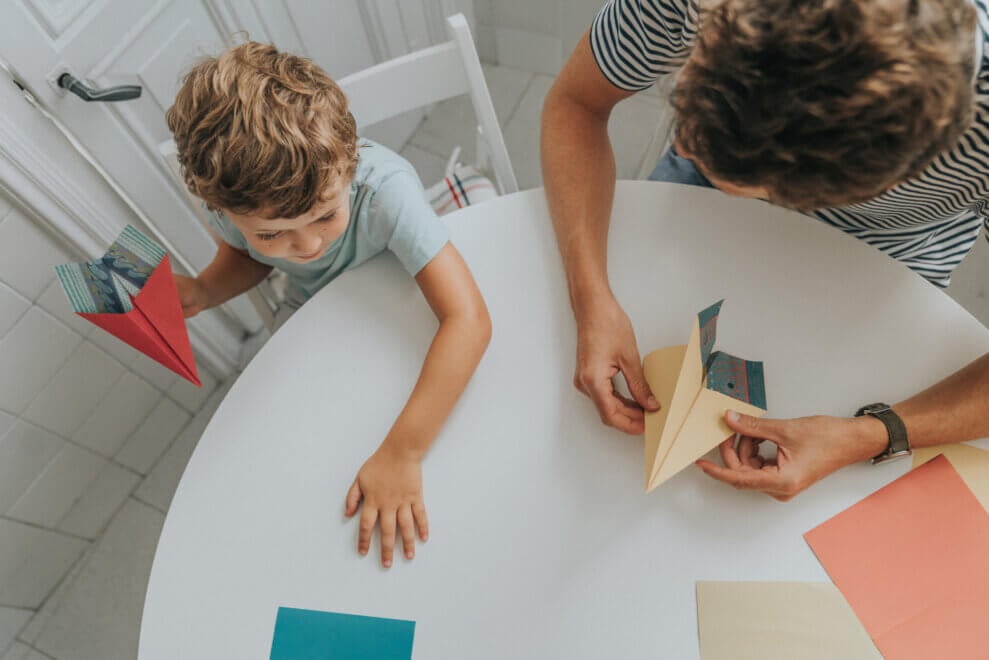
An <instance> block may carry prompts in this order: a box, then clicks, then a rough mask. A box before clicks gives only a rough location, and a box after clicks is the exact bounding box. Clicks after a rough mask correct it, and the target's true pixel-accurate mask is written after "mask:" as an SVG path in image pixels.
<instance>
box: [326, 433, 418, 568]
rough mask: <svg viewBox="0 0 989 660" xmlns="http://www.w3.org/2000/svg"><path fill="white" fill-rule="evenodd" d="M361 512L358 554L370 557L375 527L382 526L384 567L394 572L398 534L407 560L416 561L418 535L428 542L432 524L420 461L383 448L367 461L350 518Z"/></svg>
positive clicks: (352, 495) (350, 501) (351, 496)
mask: <svg viewBox="0 0 989 660" xmlns="http://www.w3.org/2000/svg"><path fill="white" fill-rule="evenodd" d="M362 499H363V501H364V509H363V511H361V524H360V531H359V533H358V537H357V551H358V552H359V553H361V554H362V555H366V554H367V553H368V550H369V549H370V547H371V534H372V533H373V532H374V528H375V525H376V524H377V525H380V526H381V565H382V566H384V567H385V568H390V567H391V564H392V556H393V553H394V550H395V532H396V528H397V530H398V533H399V534H401V536H402V547H403V548H404V549H405V558H406V559H412V558H413V557H415V537H416V532H417V531H418V533H419V538H420V539H421V540H422V541H425V540H426V539H427V538H428V536H429V521H428V520H427V519H426V506H425V503H424V502H423V499H422V467H421V465H420V463H419V461H418V460H416V459H414V458H408V457H405V456H402V455H401V454H399V453H397V452H392V451H389V450H388V449H385V448H381V449H378V451H376V452H375V453H374V454H373V455H372V456H371V458H369V459H367V462H365V463H364V465H363V467H361V469H360V471H359V472H358V473H357V478H356V479H354V484H353V485H352V486H351V487H350V491H349V492H348V493H347V504H346V511H345V513H346V515H347V517H348V518H349V517H351V516H353V515H354V514H355V513H357V509H358V508H359V507H360V505H361V500H362Z"/></svg>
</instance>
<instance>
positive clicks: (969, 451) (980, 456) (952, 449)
mask: <svg viewBox="0 0 989 660" xmlns="http://www.w3.org/2000/svg"><path fill="white" fill-rule="evenodd" d="M941 454H944V457H945V458H947V459H948V462H950V463H951V465H952V467H954V468H955V470H957V471H958V474H959V475H960V476H961V478H962V480H963V481H964V482H965V485H967V486H968V487H969V489H971V491H972V494H973V495H975V498H976V499H977V500H979V502H981V503H982V508H983V509H985V510H987V511H989V451H986V450H985V449H979V448H978V447H973V446H972V445H966V444H962V443H958V444H954V445H937V446H934V447H921V448H920V449H914V450H913V466H914V467H915V468H916V467H920V466H921V465H923V464H924V463H926V462H928V461H929V460H931V459H933V458H937V457H938V456H940V455H941Z"/></svg>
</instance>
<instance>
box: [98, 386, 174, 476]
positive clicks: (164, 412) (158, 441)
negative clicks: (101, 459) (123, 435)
mask: <svg viewBox="0 0 989 660" xmlns="http://www.w3.org/2000/svg"><path fill="white" fill-rule="evenodd" d="M189 419H190V416H189V413H187V412H186V411H184V410H182V409H181V408H180V407H179V406H178V404H177V403H175V402H173V401H172V400H171V399H169V398H168V397H163V398H162V399H161V401H160V402H159V403H158V405H157V406H156V407H155V409H154V410H152V411H151V414H150V415H148V417H147V419H145V420H144V422H143V423H142V424H141V425H140V426H139V427H138V428H137V430H136V431H135V432H134V433H133V434H132V435H131V437H130V438H128V439H127V442H125V443H124V446H123V447H121V448H120V451H118V452H117V455H116V456H115V457H114V459H115V460H116V461H117V462H118V463H120V464H122V465H125V466H127V467H129V468H130V469H132V470H134V471H136V472H139V473H141V474H147V473H148V471H149V470H150V469H151V467H152V466H153V465H154V464H155V461H157V460H158V458H159V457H160V456H161V455H162V454H163V453H164V452H165V450H166V449H168V447H169V445H171V444H172V441H173V440H174V439H175V436H177V435H178V434H179V431H180V430H182V427H183V426H185V425H186V424H187V423H188V422H189Z"/></svg>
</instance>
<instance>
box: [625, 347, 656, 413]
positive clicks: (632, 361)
mask: <svg viewBox="0 0 989 660" xmlns="http://www.w3.org/2000/svg"><path fill="white" fill-rule="evenodd" d="M619 366H620V367H621V370H622V375H623V376H625V383H626V384H627V385H628V391H629V393H630V394H631V395H632V398H633V399H635V402H636V403H638V404H639V405H640V406H641V407H642V408H644V409H646V410H649V411H656V410H659V401H657V400H656V397H654V396H653V394H652V390H650V389H649V384H648V383H647V382H646V375H645V373H644V372H643V371H642V361H641V360H640V359H639V353H638V352H637V351H636V352H633V354H632V355H629V356H627V357H626V358H625V359H623V360H622V361H621V363H620V365H619Z"/></svg>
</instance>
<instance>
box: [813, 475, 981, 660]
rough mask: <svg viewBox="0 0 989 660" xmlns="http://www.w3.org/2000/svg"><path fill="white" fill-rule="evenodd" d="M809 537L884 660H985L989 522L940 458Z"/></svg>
mask: <svg viewBox="0 0 989 660" xmlns="http://www.w3.org/2000/svg"><path fill="white" fill-rule="evenodd" d="M804 538H805V539H806V540H807V543H808V544H809V545H810V547H811V549H812V550H813V551H814V554H816V555H817V558H818V560H820V562H821V564H822V565H823V566H824V569H825V570H826V571H827V572H828V575H830V576H831V579H832V581H833V582H834V583H835V586H837V587H838V589H839V590H840V591H841V593H842V594H843V595H844V596H845V599H846V600H847V601H848V604H849V605H851V607H852V609H853V610H854V611H855V614H856V616H858V618H859V620H860V621H861V622H862V625H863V626H865V629H866V631H867V632H868V633H869V636H870V637H872V640H873V641H874V642H875V643H876V646H877V647H878V648H879V651H880V652H882V654H883V655H884V656H885V657H887V658H893V659H896V660H930V659H931V658H952V660H962V659H968V658H985V657H987V656H986V652H987V651H986V648H987V647H986V631H985V626H986V622H989V562H987V561H986V557H989V514H987V513H986V510H985V509H983V508H982V505H981V504H979V501H978V500H977V499H975V496H974V495H973V494H972V492H971V491H970V490H969V489H968V487H967V486H966V485H965V482H964V481H962V479H961V477H960V476H959V475H958V472H956V471H955V469H954V468H953V467H952V466H951V463H950V462H948V459H946V458H945V457H944V456H938V457H937V458H934V459H933V460H931V461H929V462H928V463H925V464H924V465H921V466H920V467H918V468H917V469H915V470H912V471H910V472H908V473H907V474H906V475H904V476H902V477H900V478H899V479H897V480H895V481H893V482H892V483H890V484H888V485H887V486H885V487H883V488H881V489H879V490H878V491H876V492H875V493H873V494H872V495H869V496H868V497H866V498H865V499H864V500H862V501H861V502H859V503H857V504H855V505H853V506H852V507H850V508H848V509H846V510H845V511H842V512H841V513H839V514H838V515H836V516H835V517H833V518H831V519H830V520H828V521H826V522H824V523H822V524H821V525H819V526H818V527H816V528H814V529H812V530H811V531H809V532H807V533H806V534H805V535H804Z"/></svg>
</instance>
